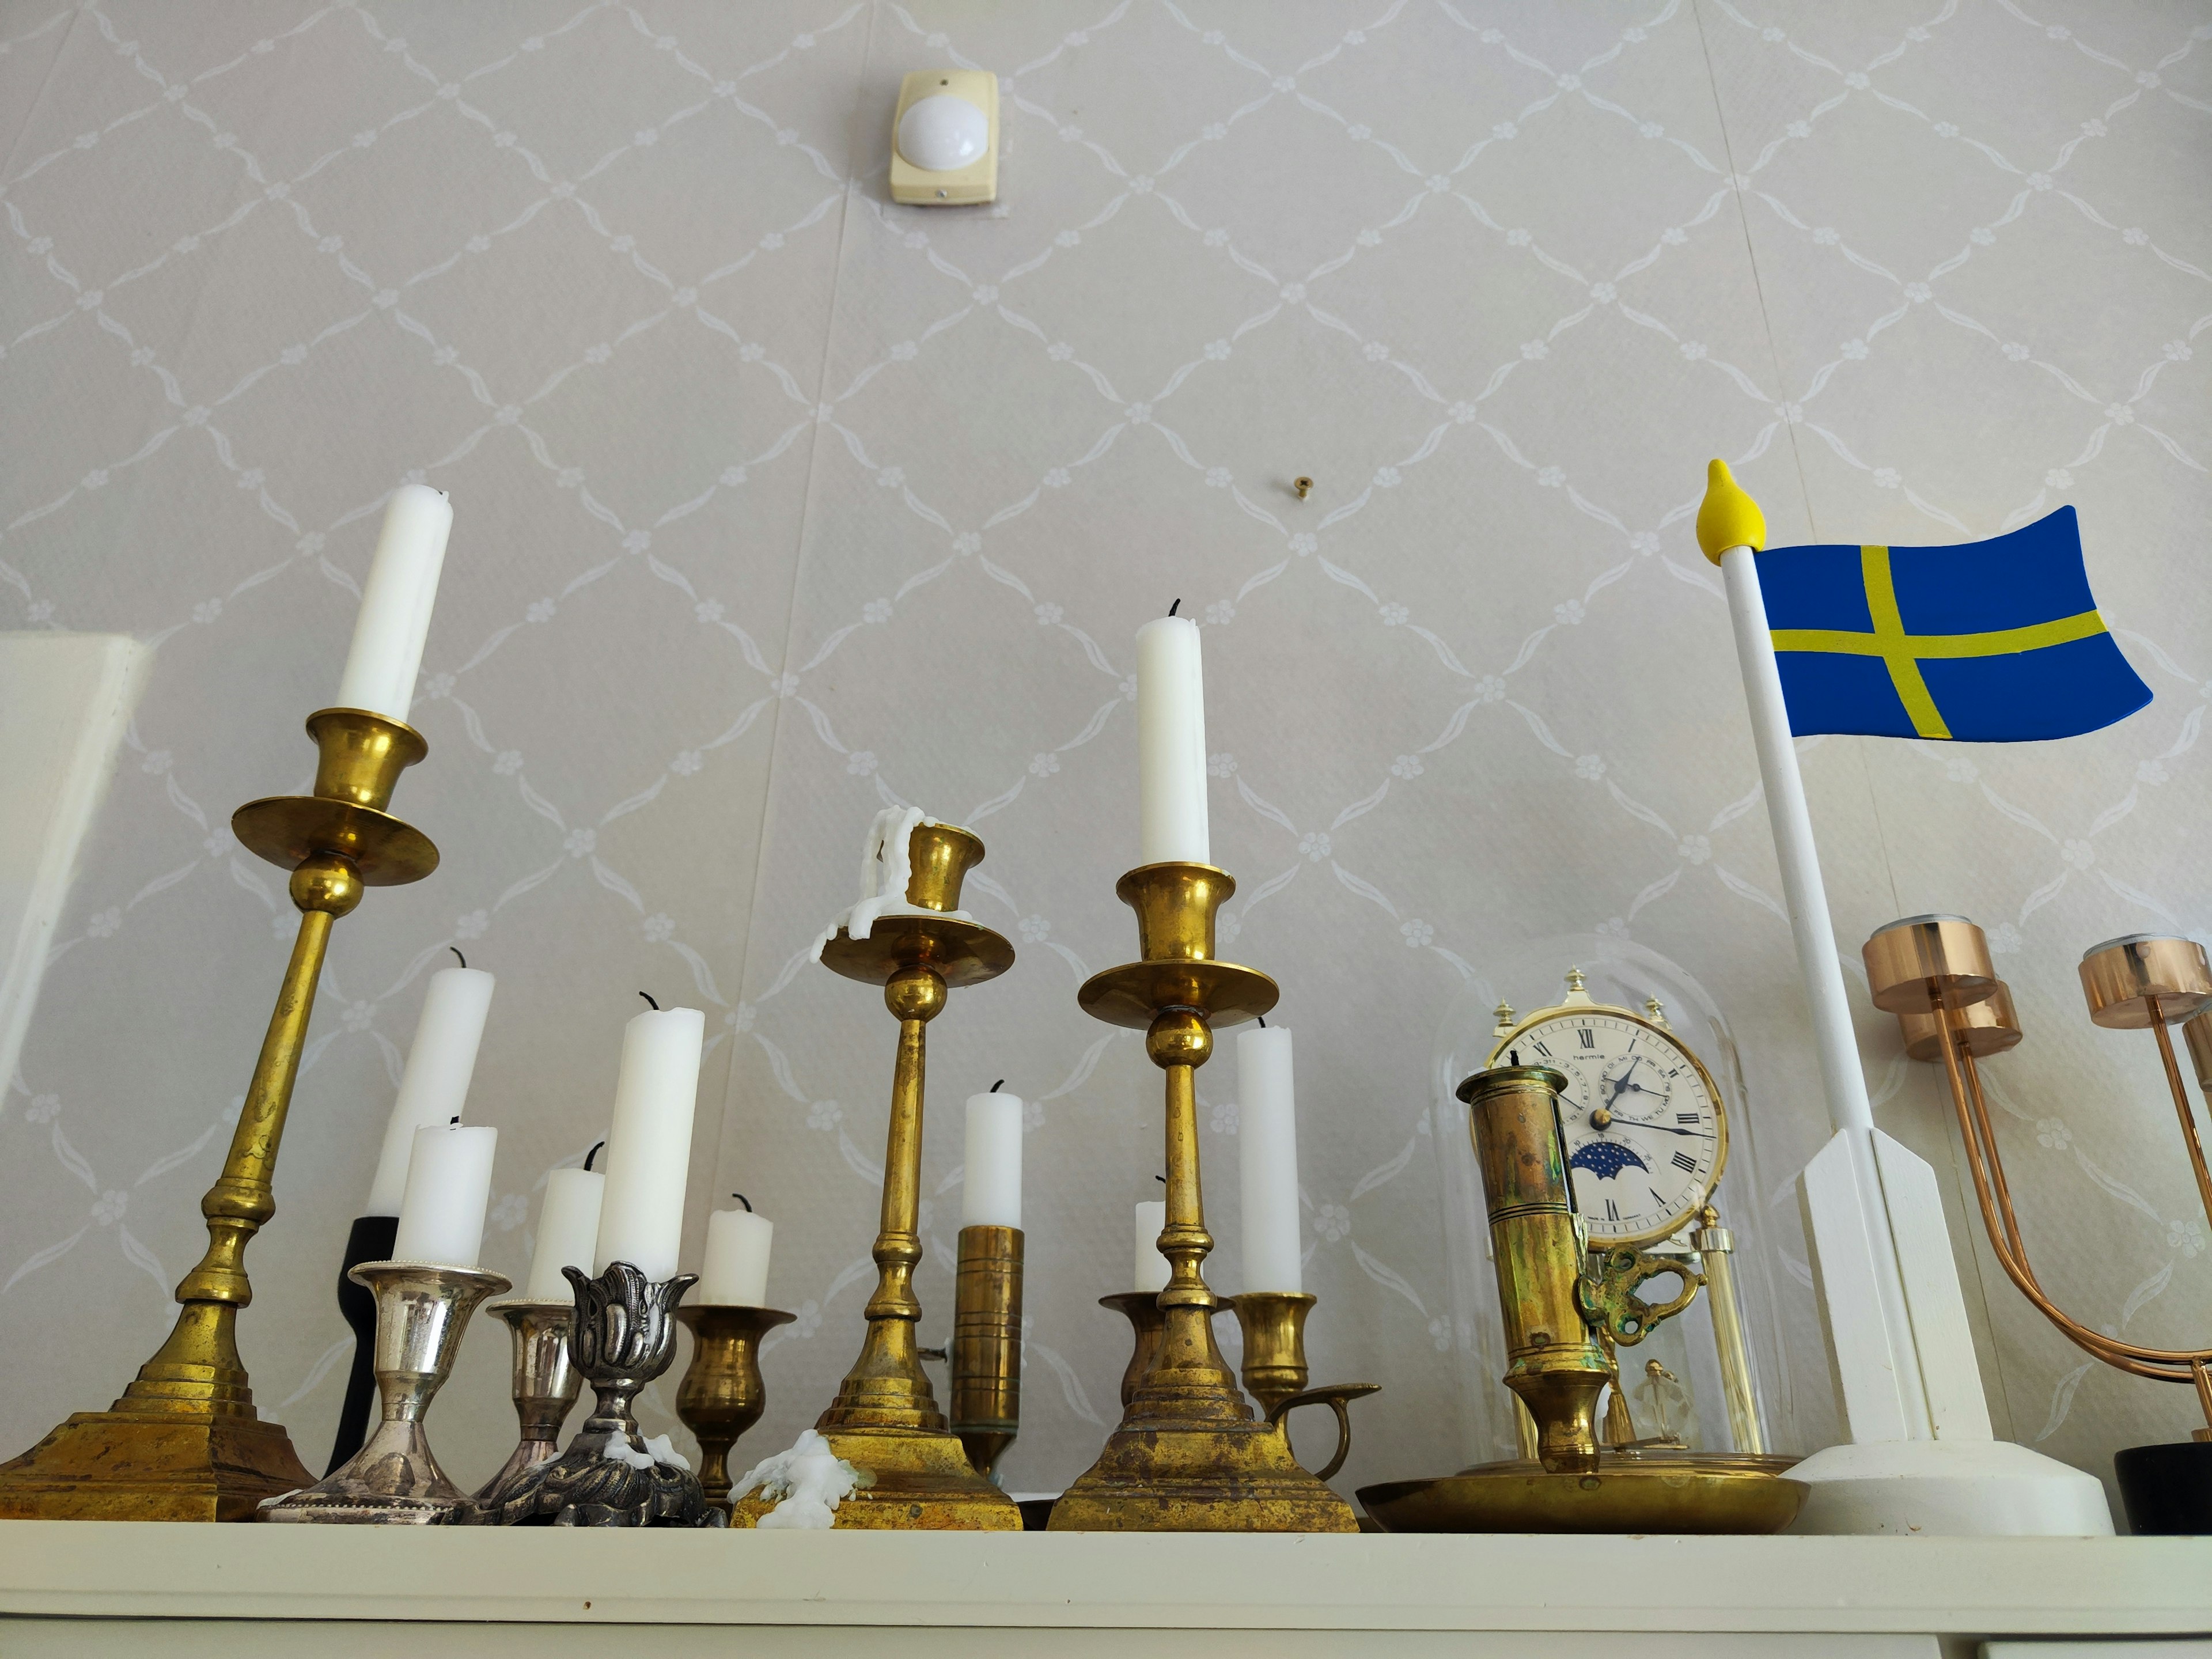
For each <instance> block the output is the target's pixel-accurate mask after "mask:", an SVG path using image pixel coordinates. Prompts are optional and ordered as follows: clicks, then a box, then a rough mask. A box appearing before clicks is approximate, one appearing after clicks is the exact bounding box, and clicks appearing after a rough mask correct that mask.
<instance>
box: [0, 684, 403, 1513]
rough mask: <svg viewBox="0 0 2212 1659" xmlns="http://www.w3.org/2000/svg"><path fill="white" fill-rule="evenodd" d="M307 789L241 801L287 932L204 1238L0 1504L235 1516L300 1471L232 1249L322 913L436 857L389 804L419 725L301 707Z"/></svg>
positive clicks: (317, 973)
mask: <svg viewBox="0 0 2212 1659" xmlns="http://www.w3.org/2000/svg"><path fill="white" fill-rule="evenodd" d="M307 735H308V736H309V737H310V738H313V740H314V742H315V746H316V748H317V749H318V750H319V762H318V763H317V766H316V769H315V784H314V792H313V793H312V794H307V795H281V796H274V797H271V798H270V799H264V800H257V801H252V802H249V803H247V804H246V805H244V806H241V807H240V808H239V809H238V811H236V812H235V813H234V814H233V816H232V817H231V828H232V829H233V830H234V831H235V832H236V834H237V836H238V839H239V840H240V842H244V843H245V845H246V848H247V849H248V850H249V851H251V852H253V853H255V854H258V855H259V856H261V857H262V858H264V859H266V860H269V861H270V863H271V864H275V865H278V866H282V867H283V868H285V869H289V871H291V872H292V879H291V897H292V902H293V904H294V905H295V907H296V908H298V910H299V912H300V931H299V934H298V937H297V938H296V939H295V940H294V942H293V945H292V956H291V960H290V961H289V963H286V964H285V969H284V978H283V984H282V986H281V987H279V989H278V991H277V994H276V1011H275V1012H274V1013H273V1014H271V1016H270V1021H269V1030H268V1035H267V1036H264V1038H263V1039H262V1043H261V1054H260V1058H259V1059H258V1060H257V1061H256V1062H255V1064H254V1067H253V1079H252V1082H251V1083H250V1084H248V1085H246V1100H245V1104H244V1105H243V1107H242V1108H241V1109H240V1112H239V1115H238V1127H236V1129H235V1130H234V1131H233V1132H232V1134H231V1139H230V1150H229V1152H228V1154H227V1155H226V1156H225V1158H224V1159H223V1166H222V1176H220V1177H219V1178H218V1179H217V1180H216V1183H215V1185H214V1186H213V1187H211V1188H209V1189H208V1193H207V1196H206V1197H204V1198H203V1199H202V1200H200V1212H201V1213H202V1214H203V1215H204V1216H205V1217H206V1218H207V1229H208V1248H207V1252H206V1254H205V1255H204V1256H203V1257H202V1258H201V1260H200V1262H199V1265H198V1266H197V1267H194V1268H193V1269H192V1270H191V1272H190V1273H186V1274H185V1277H184V1279H183V1280H182V1281H181V1282H180V1283H179V1285H178V1286H177V1300H178V1301H179V1303H181V1304H184V1305H183V1311H182V1312H180V1313H179V1315H178V1316H177V1322H176V1324H175V1327H174V1328H173V1329H172V1330H171V1331H170V1333H169V1337H168V1340H167V1341H166V1342H164V1343H163V1344H162V1345H161V1350H160V1352H157V1353H155V1355H154V1357H153V1358H150V1359H149V1360H148V1361H147V1362H146V1363H145V1364H143V1365H142V1366H140V1367H139V1368H138V1375H137V1378H136V1380H134V1381H133V1382H132V1383H131V1385H130V1387H128V1388H127V1389H125V1390H124V1391H123V1394H122V1396H121V1397H120V1398H119V1399H118V1400H117V1401H115V1403H114V1404H113V1405H112V1406H111V1407H108V1408H107V1409H106V1411H104V1412H79V1413H76V1415H75V1416H73V1417H71V1418H70V1419H69V1420H68V1421H67V1422H66V1423H64V1424H63V1425H61V1426H60V1427H59V1428H58V1429H56V1430H54V1431H53V1432H52V1433H51V1434H49V1435H48V1436H47V1437H46V1438H45V1439H44V1440H41V1441H40V1443H38V1444H37V1445H36V1446H34V1447H33V1448H32V1449H30V1450H29V1451H27V1452H26V1453H24V1454H23V1455H21V1457H18V1458H16V1459H15V1460H14V1461H13V1462H9V1463H8V1464H5V1465H0V1518H14V1519H44V1520H89V1521H243V1520H246V1519H249V1518H250V1517H251V1516H252V1514H253V1513H254V1510H255V1509H256V1507H257V1506H258V1504H260V1503H261V1502H262V1501H263V1500H264V1499H265V1498H274V1497H276V1496H277V1495H279V1494H281V1493H283V1492H294V1491H297V1490H299V1489H300V1488H301V1487H304V1486H309V1485H311V1484H312V1483H313V1480H314V1476H313V1475H312V1474H309V1473H308V1472H307V1468H306V1466H305V1465H303V1464H302V1463H301V1462H300V1458H299V1455H298V1454H297V1453H296V1452H295V1451H294V1450H293V1449H292V1442H291V1438H290V1437H289V1436H288V1435H287V1434H286V1433H285V1431H284V1429H283V1426H282V1425H278V1424H276V1423H271V1422H269V1421H267V1420H265V1419H263V1418H262V1417H260V1416H259V1414H258V1413H257V1412H256V1411H255V1409H254V1406H253V1391H252V1388H251V1387H250V1386H249V1385H248V1383H247V1380H246V1365H245V1362H244V1361H243V1360H242V1359H240V1357H239V1352H238V1312H239V1310H240V1309H241V1308H243V1307H245V1306H246V1304H247V1303H249V1302H251V1301H252V1299H253V1290H252V1284H251V1283H250V1282H249V1280H248V1279H247V1277H246V1262H245V1256H246V1245H247V1244H248V1243H251V1242H252V1239H253V1237H254V1235H255V1234H257V1233H258V1232H259V1231H260V1230H261V1229H262V1227H263V1226H264V1225H266V1223H267V1222H268V1220H269V1218H270V1217H271V1216H272V1215H274V1214H275V1213H276V1197H275V1194H274V1190H273V1187H272V1184H271V1183H272V1180H273V1177H274V1176H275V1172H276V1152H277V1147H278V1146H279V1144H280V1143H281V1142H282V1140H283V1134H284V1121H285V1117H286V1115H287V1114H288V1113H289V1111H290V1109H291V1105H292V1089H293V1085H294V1084H295V1081H296V1080H297V1079H298V1077H299V1073H300V1060H301V1052H302V1050H303V1049H304V1048H305V1046H306V1042H307V1021H308V1018H309V1016H310V1015H311V1014H312V1013H313V1012H314V1006H315V987H316V984H317V982H318V981H319V979H320V977H321V975H322V968H323V957H324V955H325V952H326V951H328V949H329V948H330V939H331V927H332V925H333V924H334V923H336V921H337V919H338V918H339V917H340V916H343V915H348V914H349V913H350V912H351V911H352V909H353V908H354V907H355V906H356V905H357V904H359V903H360V902H361V899H362V892H363V890H365V889H367V888H370V887H393V886H398V885H401V884H404V883H407V882H412V881H420V880H421V879H422V878H423V877H425V876H427V875H428V874H429V873H430V872H432V871H433V870H435V869H436V868H437V866H438V849H437V848H435V847H434V846H433V845H432V844H431V842H430V839H429V837H428V836H425V835H424V834H423V833H422V831H421V830H419V829H416V828H414V827H413V826H412V825H411V824H408V823H402V822H401V821H400V820H399V819H398V818H396V817H392V814H391V813H390V812H389V811H386V807H387V806H388V805H390V804H391V800H392V787H393V786H394V785H395V784H396V783H397V782H398V778H399V774H400V773H401V772H402V771H403V770H404V769H406V768H408V767H410V766H412V765H413V764H415V763H416V762H417V761H419V760H421V759H422V757H423V756H424V755H425V754H427V753H428V749H429V745H428V744H426V743H425V742H424V741H423V739H422V734H421V733H420V732H416V730H415V729H414V727H412V726H408V725H405V724H404V723H403V722H401V721H399V720H392V719H390V718H389V717H387V716H386V715H383V714H373V713H371V712H369V711H368V710H367V709H362V708H325V709H323V710H321V711H319V713H317V714H312V715H310V716H308V719H307Z"/></svg>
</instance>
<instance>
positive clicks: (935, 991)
mask: <svg viewBox="0 0 2212 1659" xmlns="http://www.w3.org/2000/svg"><path fill="white" fill-rule="evenodd" d="M982 860H983V843H982V842H981V841H979V840H978V839H977V838H976V837H975V836H974V835H972V834H971V833H969V831H968V830H965V829H956V828H954V827H953V826H952V825H951V824H943V823H936V824H933V823H921V824H918V825H916V826H915V829H914V830H913V832H912V834H911V835H910V836H909V837H908V868H909V869H910V870H911V871H912V872H913V873H912V875H911V877H910V878H908V883H907V890H906V902H908V904H909V905H912V906H915V907H916V908H920V909H923V910H926V911H929V912H933V914H931V915H885V916H879V917H878V918H877V920H876V921H875V924H874V926H873V927H872V929H871V931H870V932H869V934H868V936H867V937H866V939H854V937H852V935H851V934H850V933H848V932H847V931H845V930H844V929H842V928H840V929H839V930H838V932H837V933H836V937H834V938H833V939H830V940H829V942H828V943H827V944H825V945H823V947H822V963H823V966H824V967H826V968H830V969H835V970H836V971H837V972H838V973H841V974H842V975H845V977H846V978H848V979H857V980H860V981H862V982H863V983H864V984H868V985H880V986H882V987H884V1006H886V1007H887V1008H889V1009H890V1012H891V1014H892V1016H893V1017H894V1018H896V1020H897V1021H898V1023H899V1040H898V1060H897V1062H896V1066H895V1068H894V1070H893V1072H892V1074H891V1115H890V1133H889V1136H888V1138H887V1140H886V1143H885V1146H884V1199H883V1212H882V1225H881V1230H880V1231H878V1233H877V1235H876V1244H875V1250H874V1255H875V1261H876V1268H877V1274H878V1276H877V1281H876V1293H875V1294H874V1295H873V1296H872V1297H869V1298H868V1305H867V1310H866V1312H867V1319H868V1334H867V1336H866V1340H864V1341H863V1342H862V1344H861V1346H860V1358H858V1359H856V1360H855V1361H854V1363H853V1369H852V1370H850V1371H848V1372H847V1373H846V1376H845V1381H844V1383H843V1384H842V1386H841V1387H840V1388H839V1389H838V1390H837V1397H836V1399H835V1400H834V1401H831V1402H830V1404H829V1409H828V1410H827V1411H825V1412H823V1413H822V1415H821V1416H820V1418H818V1419H816V1422H815V1425H814V1426H815V1428H816V1429H817V1430H818V1431H820V1432H821V1434H822V1435H823V1437H824V1438H825V1439H827V1440H828V1441H829V1444H830V1446H831V1447H832V1448H833V1449H835V1450H836V1454H837V1455H838V1456H840V1457H842V1458H843V1459H844V1460H845V1461H846V1462H848V1463H851V1464H852V1465H854V1467H855V1468H860V1469H864V1470H866V1472H867V1473H868V1474H872V1476H874V1477H875V1484H874V1485H873V1486H871V1487H868V1488H866V1489H864V1490H863V1491H861V1492H856V1493H854V1496H853V1497H852V1498H848V1499H847V1500H846V1501H845V1503H844V1504H842V1506H841V1507H840V1508H839V1509H838V1510H837V1524H838V1525H839V1526H840V1527H922V1528H981V1529H985V1530H989V1531H1004V1532H1018V1531H1020V1530H1021V1525H1022V1515H1021V1511H1020V1510H1018V1509H1016V1508H1015V1507H1014V1501H1013V1499H1012V1498H1008V1497H1007V1496H1006V1493H1004V1492H1000V1490H999V1489H998V1488H997V1487H996V1486H993V1485H992V1484H991V1483H990V1482H989V1481H988V1480H985V1479H984V1478H983V1477H982V1476H981V1475H980V1474H976V1473H975V1468H973V1467H972V1466H971V1465H970V1464H969V1461H968V1452H967V1449H966V1448H965V1447H964V1446H963V1445H962V1444H961V1443H960V1439H959V1437H957V1435H955V1434H954V1433H953V1432H952V1431H951V1429H950V1428H949V1427H948V1426H947V1425H946V1423H945V1413H943V1412H941V1411H939V1409H938V1407H937V1399H936V1396H935V1395H934V1394H933V1393H932V1391H931V1389H930V1385H929V1377H928V1376H927V1374H926V1373H925V1372H924V1371H923V1370H922V1369H921V1355H920V1353H919V1352H917V1351H916V1345H915V1325H916V1323H917V1322H919V1321H920V1320H921V1303H920V1302H919V1301H917V1300H916V1299H915V1294H914V1270H915V1266H916V1265H917V1264H918V1263H919V1262H920V1261H921V1235H920V1232H919V1226H920V1218H921V1115H922V1080H923V1060H924V1056H925V1053H926V1048H927V1039H926V1036H925V1033H926V1032H927V1030H928V1026H929V1022H930V1021H931V1020H933V1019H934V1018H937V1016H938V1014H939V1012H942V1011H943V1009H944V1007H945V998H946V996H947V994H949V993H951V992H952V991H955V990H957V989H960V988H961V987H964V986H969V985H981V984H982V983H983V982H984V981H986V980H992V979H996V978H997V977H998V976H999V975H1000V974H1003V973H1005V972H1006V969H1009V968H1011V967H1012V966H1013V963H1014V947H1013V946H1012V945H1009V944H1008V943H1007V942H1006V939H1004V938H1003V937H1001V936H1000V934H997V933H993V932H992V931H991V930H990V929H989V928H988V927H984V926H982V924H981V923H980V922H975V921H963V920H961V919H959V918H957V917H956V916H952V915H946V914H945V912H948V911H953V910H957V909H958V908H960V887H961V884H962V882H963V881H964V880H965V879H966V878H967V874H968V872H969V869H971V868H972V867H973V866H975V865H978V864H980V863H981V862H982ZM772 1507H773V1505H772V1504H769V1502H768V1501H767V1500H765V1499H763V1498H740V1499H738V1501H737V1503H736V1504H734V1505H732V1511H731V1521H732V1524H734V1525H737V1526H741V1527H743V1526H750V1525H751V1524H752V1523H753V1522H754V1521H756V1520H757V1519H758V1518H759V1517H760V1516H762V1515H763V1514H765V1513H766V1512H767V1510H769V1509H770V1508H772Z"/></svg>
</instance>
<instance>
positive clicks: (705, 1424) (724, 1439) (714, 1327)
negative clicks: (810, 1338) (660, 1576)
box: [676, 1304, 795, 1515]
mask: <svg viewBox="0 0 2212 1659" xmlns="http://www.w3.org/2000/svg"><path fill="white" fill-rule="evenodd" d="M676 1317H677V1319H678V1322H681V1323H682V1324H683V1325H684V1328H686V1329H687V1330H689V1331H690V1333H691V1363H690V1365H688V1366H686V1367H685V1368H684V1380H683V1381H682V1382H681V1383H678V1384H677V1388H676V1415H677V1416H678V1417H679V1418H681V1419H683V1422H684V1427H685V1428H687V1429H689V1430H690V1431H691V1436H692V1438H694V1439H695V1440H696V1441H697V1442H698V1443H699V1484H700V1486H701V1487H702V1488H703V1489H704V1491H705V1492H706V1494H707V1501H708V1503H709V1504H713V1505H714V1507H715V1508H716V1509H718V1510H721V1511H722V1513H723V1514H725V1515H727V1514H728V1513H729V1512H730V1448H732V1446H734V1445H736V1444H737V1443H738V1441H739V1440H740V1439H742V1438H743V1437H744V1432H745V1431H746V1430H747V1429H750V1427H752V1425H754V1424H756V1423H757V1422H759V1421H760V1419H761V1413H763V1412H764V1411H766V1410H767V1409H768V1385H767V1384H766V1383H763V1382H762V1381H761V1371H760V1340H761V1338H763V1336H766V1335H767V1334H769V1332H770V1331H772V1330H774V1329H775V1328H776V1327H777V1326H779V1325H788V1324H789V1323H791V1322H792V1320H793V1317H795V1316H793V1315H791V1314H787V1313H785V1312H783V1311H782V1310H781V1309H777V1308H741V1307H737V1306H734V1305H723V1304H700V1305H695V1306H692V1307H688V1308H678V1310H676Z"/></svg>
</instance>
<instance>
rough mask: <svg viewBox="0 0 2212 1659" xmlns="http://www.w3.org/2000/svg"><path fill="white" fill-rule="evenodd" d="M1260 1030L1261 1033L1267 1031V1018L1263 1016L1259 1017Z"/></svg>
mask: <svg viewBox="0 0 2212 1659" xmlns="http://www.w3.org/2000/svg"><path fill="white" fill-rule="evenodd" d="M1260 1029H1261V1030H1263V1031H1264V1030H1267V1015H1265V1014H1262V1015H1261V1016H1260Z"/></svg>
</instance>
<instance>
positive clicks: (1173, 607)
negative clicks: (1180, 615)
mask: <svg viewBox="0 0 2212 1659" xmlns="http://www.w3.org/2000/svg"><path fill="white" fill-rule="evenodd" d="M1181 604H1182V600H1181V599H1177V600H1176V602H1175V605H1170V606H1169V607H1168V615H1170V617H1172V616H1174V615H1175V613H1176V605H1181Z"/></svg>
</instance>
